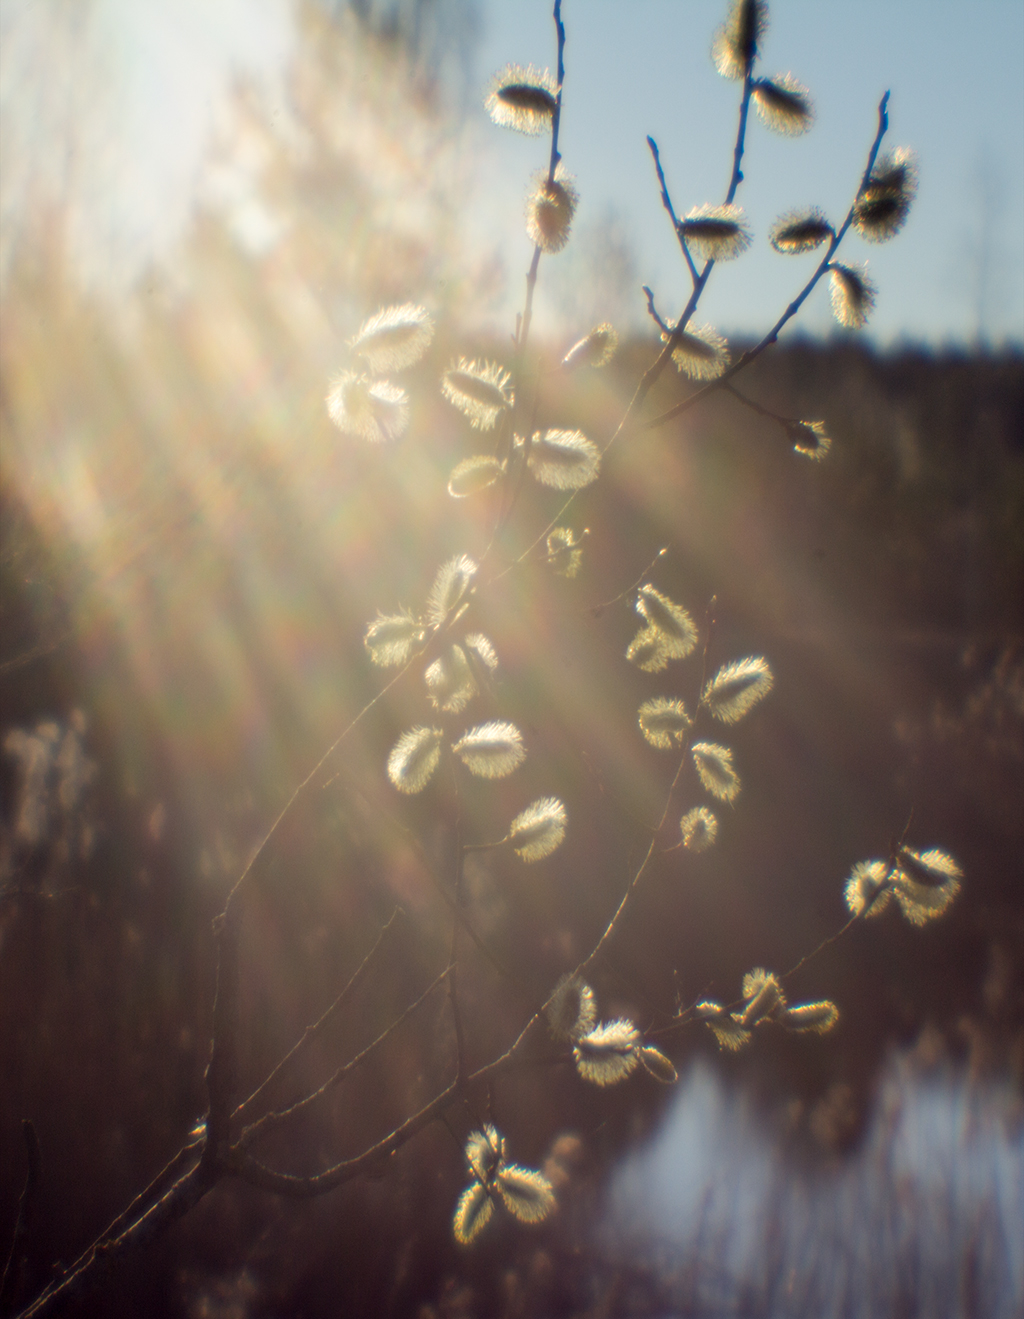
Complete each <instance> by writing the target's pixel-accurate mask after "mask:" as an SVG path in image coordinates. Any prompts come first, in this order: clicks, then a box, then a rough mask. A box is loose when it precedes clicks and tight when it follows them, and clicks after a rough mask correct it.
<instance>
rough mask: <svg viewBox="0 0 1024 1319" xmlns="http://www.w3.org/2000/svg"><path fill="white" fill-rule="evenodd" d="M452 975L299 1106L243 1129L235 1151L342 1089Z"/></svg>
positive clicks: (429, 990) (433, 985)
mask: <svg viewBox="0 0 1024 1319" xmlns="http://www.w3.org/2000/svg"><path fill="white" fill-rule="evenodd" d="M450 974H451V967H450V966H446V967H445V968H444V970H443V971H441V972H440V973H439V974H438V975H436V976H435V977H434V979H433V980H432V981H431V982H430V984H429V985H428V986H427V987H426V989H425V990H424V991H423V993H422V994H420V995H419V997H418V998H416V999H414V1000H413V1002H412V1003H410V1004H409V1005H408V1007H406V1008H404V1009H403V1011H402V1012H401V1013H399V1015H398V1016H397V1017H395V1019H394V1020H393V1021H392V1022H391V1023H390V1024H389V1025H388V1026H386V1027H385V1029H384V1030H382V1031H381V1033H380V1034H379V1035H378V1036H377V1038H376V1039H374V1040H371V1042H370V1043H369V1044H368V1045H367V1046H366V1048H365V1049H361V1050H360V1052H359V1053H357V1054H356V1055H355V1057H354V1058H350V1059H349V1061H348V1062H347V1063H343V1064H342V1066H341V1067H339V1068H337V1069H336V1070H335V1071H334V1072H333V1073H332V1074H331V1075H330V1076H329V1077H328V1078H327V1080H326V1081H324V1083H323V1084H322V1085H320V1086H318V1087H317V1088H316V1089H315V1090H312V1091H310V1092H309V1094H306V1095H303V1096H302V1098H301V1099H296V1100H295V1102H294V1103H292V1104H289V1105H288V1107H287V1108H281V1109H275V1110H274V1111H273V1112H270V1113H264V1115H263V1116H262V1117H261V1118H257V1120H256V1121H255V1122H251V1123H250V1124H249V1126H247V1127H245V1128H244V1129H243V1131H242V1133H241V1135H240V1136H239V1138H238V1141H237V1142H236V1144H235V1145H234V1146H233V1147H232V1149H233V1150H238V1149H247V1148H248V1147H249V1145H251V1144H252V1142H253V1141H254V1140H256V1139H257V1137H258V1136H261V1135H263V1134H264V1133H265V1132H267V1131H273V1130H275V1129H276V1128H277V1127H279V1126H280V1125H281V1124H282V1122H285V1121H287V1119H288V1118H291V1117H294V1116H295V1114H296V1113H301V1112H302V1111H303V1109H306V1108H308V1107H309V1105H310V1104H312V1103H314V1102H315V1101H316V1100H317V1099H320V1098H321V1097H322V1096H323V1095H325V1094H327V1093H328V1091H330V1090H333V1089H335V1088H336V1087H337V1086H338V1085H340V1084H341V1082H342V1081H344V1079H345V1077H346V1076H348V1074H349V1072H352V1071H355V1069H356V1068H357V1067H358V1066H360V1064H362V1063H364V1062H366V1060H367V1059H368V1058H369V1057H370V1056H371V1055H372V1054H374V1053H376V1051H377V1050H378V1049H379V1048H380V1047H381V1045H382V1044H384V1043H386V1042H387V1040H388V1039H390V1037H391V1036H392V1035H393V1034H394V1032H395V1031H396V1030H397V1029H398V1028H399V1026H401V1025H402V1023H403V1022H405V1021H407V1020H408V1018H409V1017H411V1016H412V1014H413V1013H414V1012H415V1011H416V1009H417V1008H419V1007H421V1006H422V1005H423V1004H424V1003H425V1002H426V1000H427V999H428V998H429V997H430V995H431V994H432V993H433V992H434V990H435V989H436V988H437V987H438V985H440V984H441V983H442V981H444V980H447V978H448V977H449V975H450Z"/></svg>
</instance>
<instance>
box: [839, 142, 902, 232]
mask: <svg viewBox="0 0 1024 1319" xmlns="http://www.w3.org/2000/svg"><path fill="white" fill-rule="evenodd" d="M916 193H917V161H916V157H915V156H914V153H913V152H912V151H910V150H909V149H908V148H907V147H898V148H897V149H896V150H895V151H893V152H890V153H889V154H888V155H886V156H883V157H881V158H880V159H879V160H878V161H877V162H876V164H875V168H874V169H873V170H872V171H871V177H870V178H869V179H868V181H867V183H866V185H865V186H864V188H863V189H862V191H861V193H860V195H859V196H858V198H857V200H856V202H855V204H854V208H853V223H854V227H855V228H856V230H857V232H858V233H859V234H860V235H861V237H862V238H866V239H867V240H868V242H870V243H884V242H887V241H888V239H890V238H893V237H895V235H896V234H898V233H899V231H900V230H901V229H902V228H903V226H904V224H905V223H906V220H907V216H908V215H909V214H910V207H911V204H912V202H913V200H914V196H915V195H916Z"/></svg>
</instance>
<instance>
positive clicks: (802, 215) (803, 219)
mask: <svg viewBox="0 0 1024 1319" xmlns="http://www.w3.org/2000/svg"><path fill="white" fill-rule="evenodd" d="M833 233H834V230H833V228H832V226H831V225H830V224H829V222H828V220H826V219H825V216H824V215H823V214H822V212H821V211H819V210H818V209H817V207H814V208H813V209H811V210H808V211H790V212H789V214H788V215H780V216H779V218H778V219H777V220H776V221H775V223H774V224H773V225H772V227H771V229H769V231H768V241H769V242H770V243H771V245H772V247H774V248H775V250H776V252H782V253H784V254H785V255H786V256H792V255H795V254H796V253H798V252H812V251H813V250H814V249H815V248H816V247H820V246H821V244H822V243H824V242H825V241H826V240H827V239H829V238H831V237H832V236H833Z"/></svg>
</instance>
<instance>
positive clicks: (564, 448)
mask: <svg viewBox="0 0 1024 1319" xmlns="http://www.w3.org/2000/svg"><path fill="white" fill-rule="evenodd" d="M528 463H529V468H530V471H531V473H532V474H533V477H534V479H535V480H537V481H539V482H540V483H541V485H546V486H550V487H551V489H553V490H582V489H583V488H584V486H588V485H590V484H591V482H593V481H596V480H597V475H598V472H599V471H600V469H601V452H600V450H599V449H598V447H597V445H596V444H595V443H594V442H593V440H588V439H587V437H586V436H585V435H584V434H583V433H582V432H581V431H567V430H548V431H537V432H536V434H535V435H534V437H533V441H532V443H531V445H530V457H529V460H528Z"/></svg>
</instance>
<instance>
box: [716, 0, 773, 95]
mask: <svg viewBox="0 0 1024 1319" xmlns="http://www.w3.org/2000/svg"><path fill="white" fill-rule="evenodd" d="M767 27H768V6H767V4H766V3H765V0H732V3H731V4H730V6H729V13H728V16H727V17H726V20H725V23H724V24H723V25H722V26H721V27H720V28H719V29H718V31H717V32H716V33H715V39H714V41H713V43H712V46H711V58H712V59H713V60H714V63H715V67H716V68H717V70H718V72H719V73H720V74H721V75H722V77H723V78H734V79H739V78H743V77H745V76H746V73H747V70H748V69H749V68H751V67H752V66H753V63H754V60H755V59H756V58H757V54H758V47H759V46H760V44H761V41H762V40H763V38H764V34H765V30H766V29H767Z"/></svg>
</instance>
